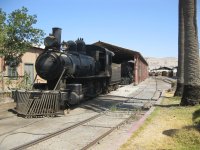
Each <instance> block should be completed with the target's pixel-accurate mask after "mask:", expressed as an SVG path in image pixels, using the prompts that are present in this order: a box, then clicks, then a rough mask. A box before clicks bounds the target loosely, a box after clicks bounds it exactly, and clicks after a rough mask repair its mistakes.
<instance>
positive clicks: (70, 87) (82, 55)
mask: <svg viewBox="0 0 200 150" xmlns="http://www.w3.org/2000/svg"><path fill="white" fill-rule="evenodd" d="M44 43H45V51H44V52H43V53H42V54H40V55H39V56H38V58H37V60H36V63H35V69H36V72H37V75H39V76H40V77H41V78H43V79H45V80H46V81H47V83H46V84H43V83H35V84H34V89H40V90H58V91H59V92H60V94H61V97H60V102H61V104H62V105H63V106H64V105H66V103H67V104H70V105H74V104H77V103H79V102H80V101H82V100H83V99H86V98H91V97H95V96H97V95H98V94H100V93H106V92H109V91H110V90H111V89H113V88H114V89H115V88H117V85H118V83H119V82H120V79H121V78H120V77H121V70H120V67H116V66H113V67H112V65H113V64H112V56H113V55H114V53H113V52H111V51H109V50H107V49H105V48H102V47H99V46H95V45H86V44H85V42H84V41H83V39H81V38H80V39H78V40H76V41H75V42H74V41H67V42H64V41H63V42H62V44H61V29H60V28H53V33H52V34H51V35H49V36H48V37H46V38H45V40H44ZM112 72H115V73H114V74H113V75H114V76H112Z"/></svg>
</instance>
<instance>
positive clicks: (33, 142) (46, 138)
mask: <svg viewBox="0 0 200 150" xmlns="http://www.w3.org/2000/svg"><path fill="white" fill-rule="evenodd" d="M101 115H103V114H102V113H100V114H98V115H95V116H93V117H90V118H88V119H86V120H84V121H81V122H79V123H77V124H74V125H72V126H69V127H66V128H64V129H61V130H59V131H56V132H53V133H52V134H49V135H47V136H44V137H41V138H39V139H36V140H33V141H31V142H28V143H25V144H23V145H20V146H17V147H14V148H12V149H11V150H23V149H26V148H28V147H31V146H34V145H36V144H38V143H41V142H43V141H46V140H48V139H50V138H53V137H55V136H57V135H60V134H62V133H64V132H67V131H69V130H72V129H74V128H76V127H78V126H81V125H83V124H85V123H87V122H89V121H91V120H94V119H96V118H98V117H100V116H101Z"/></svg>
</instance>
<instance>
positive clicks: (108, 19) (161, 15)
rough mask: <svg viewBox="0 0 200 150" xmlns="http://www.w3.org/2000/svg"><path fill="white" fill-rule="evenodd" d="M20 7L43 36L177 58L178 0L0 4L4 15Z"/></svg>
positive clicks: (7, 0)
mask: <svg viewBox="0 0 200 150" xmlns="http://www.w3.org/2000/svg"><path fill="white" fill-rule="evenodd" d="M199 5H200V3H198V7H199V8H198V9H200V6H199ZM22 6H25V7H27V8H28V10H29V14H31V15H33V14H36V15H37V19H38V22H37V24H36V27H38V28H40V29H43V30H44V31H45V33H46V35H48V34H49V33H51V28H52V27H61V28H62V40H65V41H68V40H76V39H77V38H78V37H82V38H84V40H85V42H86V43H87V44H92V43H94V42H97V41H99V40H100V41H103V42H108V43H111V44H114V45H117V46H121V47H124V48H129V49H132V50H136V51H139V52H140V53H141V54H142V55H143V56H144V57H147V56H148V57H150V56H152V57H177V55H178V0H0V7H1V8H2V9H3V10H4V11H5V12H7V13H10V12H12V11H13V10H15V9H19V8H21V7H22ZM199 12H200V11H199V10H198V14H197V15H198V17H199V15H200V14H199ZM199 23H200V22H199V19H198V24H199Z"/></svg>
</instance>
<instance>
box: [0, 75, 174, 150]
mask: <svg viewBox="0 0 200 150" xmlns="http://www.w3.org/2000/svg"><path fill="white" fill-rule="evenodd" d="M171 82H172V81H171V80H169V79H168V78H165V77H162V78H161V77H158V78H148V79H146V80H145V81H143V82H142V83H140V84H139V85H137V86H133V84H130V85H126V86H121V87H120V88H119V89H117V90H116V91H112V92H110V93H108V94H106V95H100V96H98V97H96V98H94V99H92V100H88V101H85V102H82V103H81V104H80V105H77V106H76V107H74V108H71V109H70V110H65V111H64V113H63V114H61V115H58V116H57V117H41V118H23V117H19V116H17V115H16V114H14V113H13V112H12V109H13V108H14V107H15V103H14V102H12V103H5V104H0V149H5V150H6V149H31V150H32V149H34V150H37V149H48V150H49V149H67V150H74V149H109V150H110V149H117V148H119V146H120V145H122V144H123V143H124V142H125V141H126V140H127V139H128V138H129V137H130V136H131V134H132V132H134V131H135V130H136V129H137V128H138V127H139V126H140V124H142V121H143V120H144V119H145V118H146V117H147V116H148V114H149V113H151V111H153V108H154V107H151V106H153V105H154V104H155V103H159V102H160V100H161V99H162V96H163V94H164V92H165V90H168V89H170V88H171Z"/></svg>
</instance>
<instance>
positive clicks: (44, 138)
mask: <svg viewBox="0 0 200 150" xmlns="http://www.w3.org/2000/svg"><path fill="white" fill-rule="evenodd" d="M149 82H150V81H149ZM155 82H156V84H155V92H156V91H157V89H158V85H157V80H156V79H155ZM147 88H148V84H147V86H145V87H144V88H143V89H140V91H138V92H136V93H135V95H133V96H132V97H131V98H135V99H136V98H137V97H139V96H140V95H141V96H142V95H143V94H144V93H145V89H147ZM155 92H154V93H153V94H152V98H153V97H154V95H155ZM152 98H151V99H148V100H152ZM107 112H108V111H102V112H100V113H99V114H97V115H95V116H93V117H90V118H88V119H86V120H83V121H80V122H79V123H76V124H74V125H71V126H69V127H66V128H64V129H61V130H59V131H56V132H53V133H50V134H48V135H46V136H43V137H41V138H38V139H36V140H34V141H31V142H29V143H26V144H23V145H20V146H17V147H14V148H13V150H16V149H26V148H32V147H33V149H34V146H36V145H37V144H43V142H45V141H48V140H50V139H52V138H54V137H56V136H58V135H61V134H63V133H65V134H68V132H69V131H71V130H73V129H76V128H78V127H80V126H82V127H83V126H86V125H85V124H89V122H92V121H94V120H95V119H97V118H99V117H103V115H106V114H107ZM135 115H138V114H136V112H134V113H133V114H130V115H129V117H127V118H125V119H123V121H121V122H119V123H117V124H115V125H114V126H113V127H105V128H108V130H107V131H106V132H104V133H103V132H102V134H101V135H99V136H96V137H95V138H94V139H92V140H91V141H90V142H87V144H85V145H84V146H82V147H81V148H79V149H82V150H85V149H88V148H90V147H91V146H93V145H94V144H96V143H97V142H98V141H100V140H101V139H103V138H104V137H106V136H107V135H109V134H110V133H111V132H113V131H114V130H115V129H117V128H118V127H120V126H122V125H123V124H125V123H126V122H128V121H129V120H130V119H131V118H133V117H134V116H135ZM139 115H140V114H139Z"/></svg>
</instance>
